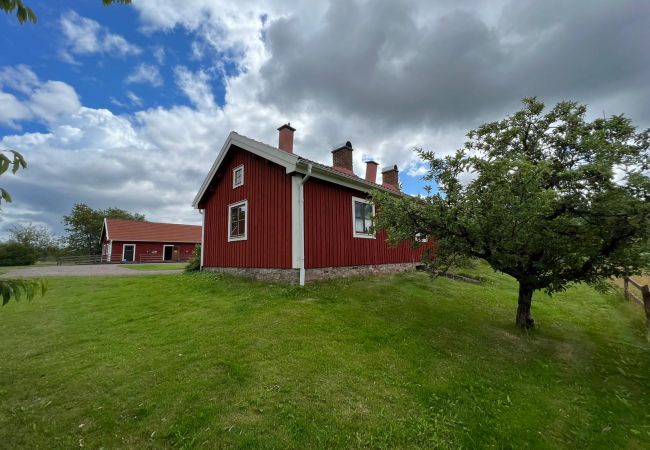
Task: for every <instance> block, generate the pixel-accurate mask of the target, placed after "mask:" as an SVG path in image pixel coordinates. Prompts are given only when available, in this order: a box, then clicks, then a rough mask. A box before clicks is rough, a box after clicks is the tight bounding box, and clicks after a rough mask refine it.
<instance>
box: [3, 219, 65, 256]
mask: <svg viewBox="0 0 650 450" xmlns="http://www.w3.org/2000/svg"><path fill="white" fill-rule="evenodd" d="M7 231H8V233H9V240H10V241H13V242H17V243H19V244H21V245H24V246H27V247H32V248H34V249H36V252H37V254H38V257H39V258H43V257H46V256H48V255H50V254H52V253H55V252H56V250H58V247H59V242H58V241H57V239H56V238H55V237H54V236H53V235H52V234H51V233H50V230H49V229H48V228H47V227H46V226H43V225H34V224H32V223H30V224H28V225H22V224H15V225H11V226H10V227H8V228H7Z"/></svg>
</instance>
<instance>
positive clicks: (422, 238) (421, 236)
mask: <svg viewBox="0 0 650 450" xmlns="http://www.w3.org/2000/svg"><path fill="white" fill-rule="evenodd" d="M415 241H416V242H421V243H424V242H429V238H428V237H427V235H426V234H424V233H415Z"/></svg>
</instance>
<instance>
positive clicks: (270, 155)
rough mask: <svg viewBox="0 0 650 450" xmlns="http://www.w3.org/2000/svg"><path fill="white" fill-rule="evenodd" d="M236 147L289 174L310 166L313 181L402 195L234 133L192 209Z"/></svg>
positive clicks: (213, 165) (196, 205) (220, 153)
mask: <svg viewBox="0 0 650 450" xmlns="http://www.w3.org/2000/svg"><path fill="white" fill-rule="evenodd" d="M233 145H235V146H237V147H239V148H241V149H243V150H246V151H249V152H251V153H253V154H255V155H257V156H260V157H262V158H264V159H267V160H269V161H272V162H274V163H276V164H278V165H280V166H282V167H284V168H285V170H286V173H287V174H289V173H300V174H306V173H307V171H308V170H309V166H311V167H312V174H311V176H312V177H314V178H319V179H321V180H325V181H329V182H331V183H334V184H338V185H340V186H345V187H348V188H351V189H356V190H359V191H362V192H370V191H371V190H373V189H380V190H383V191H388V192H393V193H395V194H400V195H401V192H399V191H396V190H394V189H391V188H387V187H385V186H382V185H380V184H377V183H372V182H370V181H366V180H365V179H363V178H361V177H358V176H356V175H354V174H349V173H346V172H342V171H340V170H337V169H335V168H334V167H330V166H326V165H324V164H321V163H318V162H316V161H312V160H310V159H307V158H303V157H302V156H300V155H297V154H295V153H289V152H286V151H284V150H280V149H279V148H277V147H273V146H271V145H268V144H265V143H263V142H259V141H256V140H255V139H251V138H249V137H246V136H243V135H241V134H239V133H237V132H235V131H231V132H230V134H229V135H228V138H227V139H226V142H224V144H223V146H222V147H221V150H220V151H219V154H218V155H217V159H215V161H214V163H213V164H212V167H211V168H210V171H209V172H208V175H207V177H205V180H203V183H202V184H201V187H200V188H199V192H198V193H197V194H196V196H195V197H194V201H193V202H192V206H193V207H195V208H198V207H199V204H200V203H201V201H202V200H203V197H204V196H205V194H206V192H207V190H208V187H209V186H210V183H211V182H212V179H213V178H214V176H215V175H216V173H217V171H218V170H219V166H221V163H222V162H223V161H224V159H225V158H226V155H227V154H228V151H229V150H230V148H231V147H232V146H233Z"/></svg>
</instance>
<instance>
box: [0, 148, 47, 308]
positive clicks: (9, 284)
mask: <svg viewBox="0 0 650 450" xmlns="http://www.w3.org/2000/svg"><path fill="white" fill-rule="evenodd" d="M7 154H9V155H11V156H7ZM10 167H11V171H12V172H13V173H16V172H18V171H19V170H21V169H26V168H27V161H25V159H24V158H23V157H22V155H21V154H20V153H18V152H17V151H15V150H0V176H1V175H4V174H5V173H6V172H7V170H9V168H10ZM2 201H4V202H6V203H11V195H9V192H7V191H6V190H5V189H3V188H0V203H1V202H2ZM4 250H6V252H5V253H4V254H5V256H8V255H10V254H13V255H15V256H18V257H20V256H21V255H23V256H24V255H26V254H28V253H29V252H30V248H29V247H27V248H18V249H17V248H15V246H14V247H12V248H7V247H5V248H4ZM0 253H1V250H0ZM30 260H31V259H30ZM32 264H33V262H32ZM45 290H46V284H45V282H44V281H42V280H0V296H2V305H3V306H4V305H6V304H7V303H8V302H9V300H11V299H12V298H13V299H15V300H20V299H22V298H27V299H29V300H31V299H32V298H34V296H35V295H36V294H38V293H39V292H40V293H41V294H45Z"/></svg>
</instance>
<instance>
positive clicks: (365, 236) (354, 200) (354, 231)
mask: <svg viewBox="0 0 650 450" xmlns="http://www.w3.org/2000/svg"><path fill="white" fill-rule="evenodd" d="M357 202H358V203H365V204H366V205H370V206H372V217H375V205H374V204H373V203H372V202H371V201H370V200H367V199H365V198H359V197H354V196H352V237H355V238H361V239H375V238H376V236H375V233H374V230H373V233H372V234H365V233H358V232H357V226H356V216H355V214H356V211H355V208H354V204H355V203H357Z"/></svg>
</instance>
